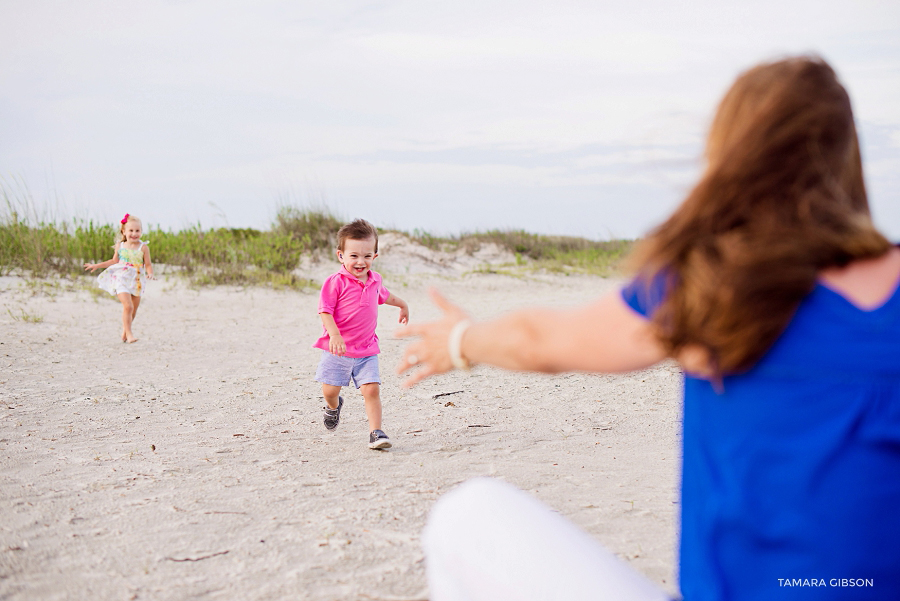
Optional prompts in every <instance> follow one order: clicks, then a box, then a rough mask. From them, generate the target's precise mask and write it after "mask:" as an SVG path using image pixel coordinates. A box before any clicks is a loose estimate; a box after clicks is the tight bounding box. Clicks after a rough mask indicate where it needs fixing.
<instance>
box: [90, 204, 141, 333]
mask: <svg viewBox="0 0 900 601" xmlns="http://www.w3.org/2000/svg"><path fill="white" fill-rule="evenodd" d="M141 233H142V232H141V220H140V219H138V218H137V217H135V216H134V215H129V214H128V213H126V214H125V217H123V218H122V225H121V226H120V227H119V240H118V241H116V245H115V251H114V254H113V258H112V259H110V260H109V261H104V262H102V263H85V264H84V268H85V269H90V270H91V273H93V272H94V270H95V269H103V268H107V267H108V268H109V269H106V270H105V271H104V272H103V273H101V274H100V275H99V277H97V285H98V286H100V288H102V289H103V290H106V291H107V292H109V293H110V294H114V295H116V296H117V297H118V299H119V300H120V301H121V302H122V342H137V338H135V337H134V334H133V333H132V332H131V324H132V323H133V322H134V318H135V316H136V315H137V310H138V305H140V304H141V291H142V288H143V286H142V285H141V268H143V269H144V270H145V272H146V273H147V279H148V280H152V279H154V277H153V264H152V263H150V249H149V248H148V247H147V243H146V242H144V241H143V240H141Z"/></svg>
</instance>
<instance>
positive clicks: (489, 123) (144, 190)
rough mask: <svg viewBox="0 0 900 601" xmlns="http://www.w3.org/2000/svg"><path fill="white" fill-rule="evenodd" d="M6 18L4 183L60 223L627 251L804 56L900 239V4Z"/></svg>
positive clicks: (210, 4)
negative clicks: (746, 98) (730, 122)
mask: <svg viewBox="0 0 900 601" xmlns="http://www.w3.org/2000/svg"><path fill="white" fill-rule="evenodd" d="M0 23H2V26H0V28H2V35H0V180H2V184H3V190H4V192H5V194H6V195H7V197H8V198H12V199H14V201H15V202H17V203H18V202H21V201H22V199H26V198H27V199H30V203H31V204H32V206H33V207H35V211H36V212H38V213H40V214H41V215H44V216H51V217H52V218H55V219H59V218H64V219H69V218H81V219H93V220H99V221H104V222H110V223H114V222H117V221H118V220H119V219H120V218H121V216H122V215H123V214H124V213H126V212H127V213H132V214H137V215H139V216H140V217H142V218H143V220H144V222H145V224H149V225H156V226H159V227H164V228H172V229H180V228H182V227H186V226H189V225H193V224H197V223H199V224H201V226H202V227H222V226H227V227H256V228H261V229H265V228H267V227H268V226H269V225H270V224H271V222H272V220H273V218H274V216H275V214H276V211H277V210H278V208H279V207H280V206H284V205H294V206H298V207H300V208H327V209H329V210H331V211H332V212H334V213H336V214H337V215H338V216H339V217H342V218H347V219H351V218H355V217H363V218H366V219H369V220H370V221H372V222H373V223H375V224H376V225H378V226H379V227H392V228H398V229H402V230H406V231H414V230H419V231H424V232H429V233H432V234H458V233H463V232H471V231H479V230H480V231H483V230H488V229H525V230H528V231H532V232H537V233H545V234H569V235H578V236H585V237H589V238H595V239H608V238H634V237H638V236H640V235H642V234H643V233H645V232H646V231H647V230H648V229H649V228H651V227H653V226H654V225H656V224H657V223H659V222H661V221H662V220H663V219H664V218H665V217H666V216H667V215H668V214H669V213H670V212H671V211H672V210H673V209H674V208H675V207H677V206H678V204H679V202H680V201H681V199H682V198H683V197H684V195H685V193H686V192H687V191H688V190H689V189H690V186H691V184H692V182H693V181H694V180H695V178H696V177H697V175H698V173H699V171H700V167H701V160H700V157H701V153H702V143H703V139H704V136H705V134H706V129H707V127H708V124H709V121H710V119H711V117H712V112H713V110H714V109H715V106H716V104H717V102H718V101H719V99H720V98H721V96H722V95H723V94H724V92H725V90H726V89H727V87H728V86H729V85H730V84H731V82H732V81H733V80H734V78H735V77H736V76H737V75H738V74H739V73H740V72H741V71H743V70H744V69H747V68H749V67H751V66H753V65H754V64H757V63H759V62H762V61H766V60H772V59H775V58H779V57H781V56H784V55H788V54H799V53H809V52H814V53H817V54H820V55H821V56H823V57H824V58H825V59H826V60H828V61H829V62H830V63H831V64H832V66H833V67H834V68H835V69H836V70H837V72H838V74H839V76H840V77H841V79H842V81H843V82H844V84H845V85H846V86H847V88H848V90H849V92H850V96H851V99H852V100H853V103H854V109H855V113H856V119H857V123H858V128H859V131H860V136H861V143H862V150H863V158H864V165H865V169H866V176H867V184H868V188H869V197H870V203H871V205H872V209H873V214H874V217H875V221H876V224H877V225H878V226H879V227H880V228H881V229H882V230H883V231H885V232H886V233H887V234H888V235H889V236H890V237H892V238H893V239H895V240H900V2H897V1H896V0H853V1H848V0H840V1H835V0H818V1H815V2H808V1H805V0H760V1H754V2H746V1H742V2H730V1H723V0H694V1H692V2H690V3H675V2H671V1H669V0H637V1H635V2H630V3H626V2H612V1H606V0H593V1H590V2H583V1H560V2H548V1H547V0H542V1H536V0H517V1H499V0H454V1H453V2H436V1H429V0H397V1H393V0H385V1H366V0H346V1H344V0H334V1H332V2H312V1H309V0H254V1H253V2H249V1H246V2H238V1H232V0H142V1H141V2H121V1H118V0H113V1H106V0H79V1H77V2H73V1H71V0H65V1H52V0H0ZM2 210H4V209H3V207H0V211H2ZM7 210H8V209H7Z"/></svg>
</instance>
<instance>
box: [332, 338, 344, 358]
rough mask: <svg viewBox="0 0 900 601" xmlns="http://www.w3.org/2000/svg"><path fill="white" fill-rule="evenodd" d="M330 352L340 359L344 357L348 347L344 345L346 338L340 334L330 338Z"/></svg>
mask: <svg viewBox="0 0 900 601" xmlns="http://www.w3.org/2000/svg"><path fill="white" fill-rule="evenodd" d="M328 352H330V353H331V354H332V355H337V356H338V357H343V356H344V353H346V352H347V345H346V344H345V343H344V337H343V336H341V335H340V334H338V335H336V336H329V337H328Z"/></svg>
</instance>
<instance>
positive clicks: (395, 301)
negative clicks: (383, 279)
mask: <svg viewBox="0 0 900 601" xmlns="http://www.w3.org/2000/svg"><path fill="white" fill-rule="evenodd" d="M384 304H385V305H391V306H392V307H399V308H400V323H403V324H405V323H409V305H407V304H406V301H405V300H403V299H402V298H400V297H399V296H397V295H396V294H394V293H393V292H392V293H391V295H390V296H389V297H387V300H386V301H384Z"/></svg>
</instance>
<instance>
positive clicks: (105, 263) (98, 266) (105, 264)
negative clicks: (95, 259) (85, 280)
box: [84, 242, 119, 273]
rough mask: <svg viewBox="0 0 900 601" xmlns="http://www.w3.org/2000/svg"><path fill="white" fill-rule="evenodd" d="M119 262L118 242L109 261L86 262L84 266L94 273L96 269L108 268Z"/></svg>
mask: <svg viewBox="0 0 900 601" xmlns="http://www.w3.org/2000/svg"><path fill="white" fill-rule="evenodd" d="M118 262H119V242H116V245H115V246H114V247H113V257H112V259H110V260H109V261H103V262H102V263H85V264H84V268H85V269H90V270H91V273H94V270H95V269H106V268H107V267H109V266H110V265H112V264H113V263H118Z"/></svg>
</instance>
